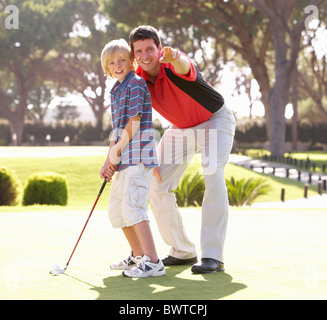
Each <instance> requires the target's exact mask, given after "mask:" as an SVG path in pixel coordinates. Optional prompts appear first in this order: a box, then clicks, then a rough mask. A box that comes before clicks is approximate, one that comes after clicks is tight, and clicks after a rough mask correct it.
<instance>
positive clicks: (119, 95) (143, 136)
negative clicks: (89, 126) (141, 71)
mask: <svg viewBox="0 0 327 320" xmlns="http://www.w3.org/2000/svg"><path fill="white" fill-rule="evenodd" d="M110 94H111V115H112V125H113V129H114V130H113V134H114V141H115V143H117V141H118V140H119V138H120V136H121V135H122V132H123V129H124V128H125V126H126V124H127V123H128V120H129V119H130V118H132V117H135V116H137V115H138V114H140V115H141V122H140V128H139V130H138V131H137V133H136V134H135V136H134V137H133V139H132V140H131V141H130V142H129V145H128V146H127V147H126V148H125V149H124V150H123V151H122V154H121V163H120V164H119V167H118V170H123V169H126V168H127V167H129V166H131V165H136V164H138V163H143V164H144V165H145V166H146V167H157V166H158V158H157V153H156V147H155V140H154V129H153V124H152V104H151V96H150V92H149V90H148V87H147V85H146V83H145V81H144V79H143V78H141V77H139V76H137V75H136V74H135V72H134V71H131V72H130V73H129V74H128V75H127V77H126V78H125V79H124V81H123V82H122V83H120V82H119V81H117V82H116V83H115V84H114V86H113V87H112V89H111V91H110Z"/></svg>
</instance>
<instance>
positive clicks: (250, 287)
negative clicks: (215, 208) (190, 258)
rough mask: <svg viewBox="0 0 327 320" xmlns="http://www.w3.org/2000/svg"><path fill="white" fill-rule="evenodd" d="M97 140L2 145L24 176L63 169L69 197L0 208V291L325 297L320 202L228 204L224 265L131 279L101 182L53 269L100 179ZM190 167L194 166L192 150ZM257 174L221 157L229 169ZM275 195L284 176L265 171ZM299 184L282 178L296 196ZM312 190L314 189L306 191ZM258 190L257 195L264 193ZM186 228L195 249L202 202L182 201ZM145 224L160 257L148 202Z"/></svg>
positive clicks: (324, 221) (324, 218) (7, 294)
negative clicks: (120, 265) (312, 206)
mask: <svg viewBox="0 0 327 320" xmlns="http://www.w3.org/2000/svg"><path fill="white" fill-rule="evenodd" d="M106 152H107V149H106V148H103V147H70V148H1V147H0V166H3V165H5V166H7V167H9V168H11V169H14V170H15V171H16V174H17V176H18V178H19V179H20V180H21V182H22V184H23V185H24V184H25V182H26V180H27V178H28V176H29V175H30V174H32V173H34V172H38V171H54V172H57V173H61V174H64V175H65V176H66V177H67V183H68V190H69V204H68V205H67V206H66V207H59V206H30V207H22V206H18V207H13V208H9V207H3V208H1V209H0V229H1V232H0V299H3V300H6V299H37V300H39V299H45V300H52V299H61V300H66V299H77V300H78V299H86V300H95V299H99V300H102V299H109V300H139V299H140V297H142V300H154V299H156V300H167V299H170V300H216V299H231V300H233V299H327V258H326V255H325V254H324V252H325V249H326V243H327V233H326V225H327V215H326V212H324V211H323V210H309V209H307V210H305V209H302V210H301V209H296V210H292V209H288V210H279V209H251V208H231V209H230V216H229V227H228V233H227V239H226V245H225V266H226V271H225V272H220V273H216V274H207V275H194V274H192V273H191V271H190V267H186V266H181V267H170V268H167V269H166V270H167V275H166V276H164V277H159V278H147V279H138V280H136V279H129V278H125V277H123V276H122V275H121V272H119V271H111V270H110V269H109V265H110V264H111V263H113V262H117V261H120V260H121V259H123V258H125V257H126V256H127V255H128V254H129V250H130V249H129V246H128V244H127V242H126V240H125V238H124V236H123V234H122V232H121V230H116V229H113V228H112V227H111V225H110V223H109V221H108V218H107V212H106V209H107V201H108V197H109V193H110V186H108V187H106V189H105V190H104V192H103V195H102V197H101V198H100V200H99V202H98V205H97V207H96V209H95V211H94V213H93V215H92V218H91V220H90V223H89V224H88V226H87V228H86V230H85V232H84V234H83V237H82V239H81V241H80V243H79V246H78V248H77V250H76V252H75V254H74V256H73V258H72V260H71V263H70V265H69V268H68V270H67V272H66V273H65V274H64V275H61V276H57V277H53V276H50V275H49V270H50V269H51V268H52V266H53V265H54V264H60V266H61V267H64V265H65V263H66V262H67V260H68V258H69V255H70V253H71V251H72V249H73V246H74V245H75V243H76V241H77V238H78V236H79V234H80V232H81V230H82V227H83V225H84V223H85V221H86V218H87V216H88V214H89V211H90V209H91V207H92V205H93V203H94V201H95V198H96V195H97V192H98V190H99V188H100V186H101V184H102V181H101V180H100V178H99V177H98V171H99V168H100V166H101V165H102V163H103V161H104V158H105V156H106ZM188 170H191V171H194V170H199V163H198V159H195V160H194V162H193V163H192V164H191V165H190V166H189V168H188ZM231 175H234V176H235V177H238V176H239V177H247V176H262V175H261V174H258V173H255V172H253V171H250V170H247V169H244V168H241V167H238V166H233V165H230V164H229V165H228V166H227V168H226V177H227V178H228V177H230V176H231ZM266 178H267V179H268V181H269V183H271V184H273V186H274V191H273V192H272V193H271V194H270V195H268V196H267V197H266V201H273V199H275V200H276V201H277V200H279V195H280V188H281V187H282V186H283V185H284V184H285V183H286V182H287V181H288V180H286V179H278V178H276V177H266ZM302 188H303V186H302V185H301V184H298V183H297V182H296V183H295V182H292V183H290V185H289V186H287V190H293V191H292V192H291V191H287V195H288V196H289V197H291V195H292V197H294V198H297V197H298V198H301V197H302V196H303V193H302ZM311 192H312V193H313V191H311ZM262 200H263V198H262V199H261V201H262ZM182 216H183V220H184V224H185V228H186V230H187V232H188V234H189V235H191V239H192V240H193V241H194V242H195V244H196V246H197V248H198V252H199V253H200V242H199V231H200V225H201V210H200V208H183V209H182ZM149 217H150V220H151V221H152V231H153V235H154V239H155V242H156V246H157V250H158V253H159V256H160V257H164V256H166V255H167V254H168V252H169V248H168V247H167V245H166V244H165V243H164V242H163V240H162V239H161V236H160V235H159V232H158V229H157V226H156V224H155V223H154V218H153V216H152V213H151V211H150V212H149Z"/></svg>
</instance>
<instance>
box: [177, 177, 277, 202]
mask: <svg viewBox="0 0 327 320" xmlns="http://www.w3.org/2000/svg"><path fill="white" fill-rule="evenodd" d="M225 181H226V185H227V190H228V200H229V204H230V205H231V206H238V207H239V206H243V205H251V204H252V203H253V202H254V200H255V199H256V198H258V197H259V196H262V195H266V194H267V193H268V192H269V191H270V190H271V188H270V186H269V185H268V184H267V183H266V180H264V179H260V178H256V179H254V178H248V179H245V178H243V179H240V180H236V179H235V178H234V177H231V178H230V180H229V179H226V180H225ZM204 191H205V184H204V178H203V176H202V175H201V174H199V173H197V174H192V173H188V174H185V175H184V176H183V177H182V179H181V181H180V183H179V185H178V188H177V189H175V190H174V193H175V196H176V201H177V205H178V206H179V207H188V206H201V204H202V200H203V196H204Z"/></svg>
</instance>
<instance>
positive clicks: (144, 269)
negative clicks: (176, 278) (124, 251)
mask: <svg viewBox="0 0 327 320" xmlns="http://www.w3.org/2000/svg"><path fill="white" fill-rule="evenodd" d="M165 274H166V270H165V266H164V265H163V263H162V261H161V260H160V259H159V261H158V262H157V263H153V262H151V259H150V258H149V257H148V256H146V255H144V256H143V257H142V259H141V260H140V261H139V262H138V264H137V266H136V267H134V268H131V269H129V270H125V271H123V275H124V276H125V277H130V278H146V277H160V276H164V275H165Z"/></svg>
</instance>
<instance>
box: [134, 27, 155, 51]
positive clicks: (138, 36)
mask: <svg viewBox="0 0 327 320" xmlns="http://www.w3.org/2000/svg"><path fill="white" fill-rule="evenodd" d="M146 39H153V40H154V43H155V44H156V46H157V48H159V45H160V38H159V35H158V31H157V29H156V28H154V27H151V26H139V27H137V28H135V29H134V30H132V31H131V33H130V35H129V45H130V47H131V49H132V51H133V52H134V42H135V41H138V40H146Z"/></svg>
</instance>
